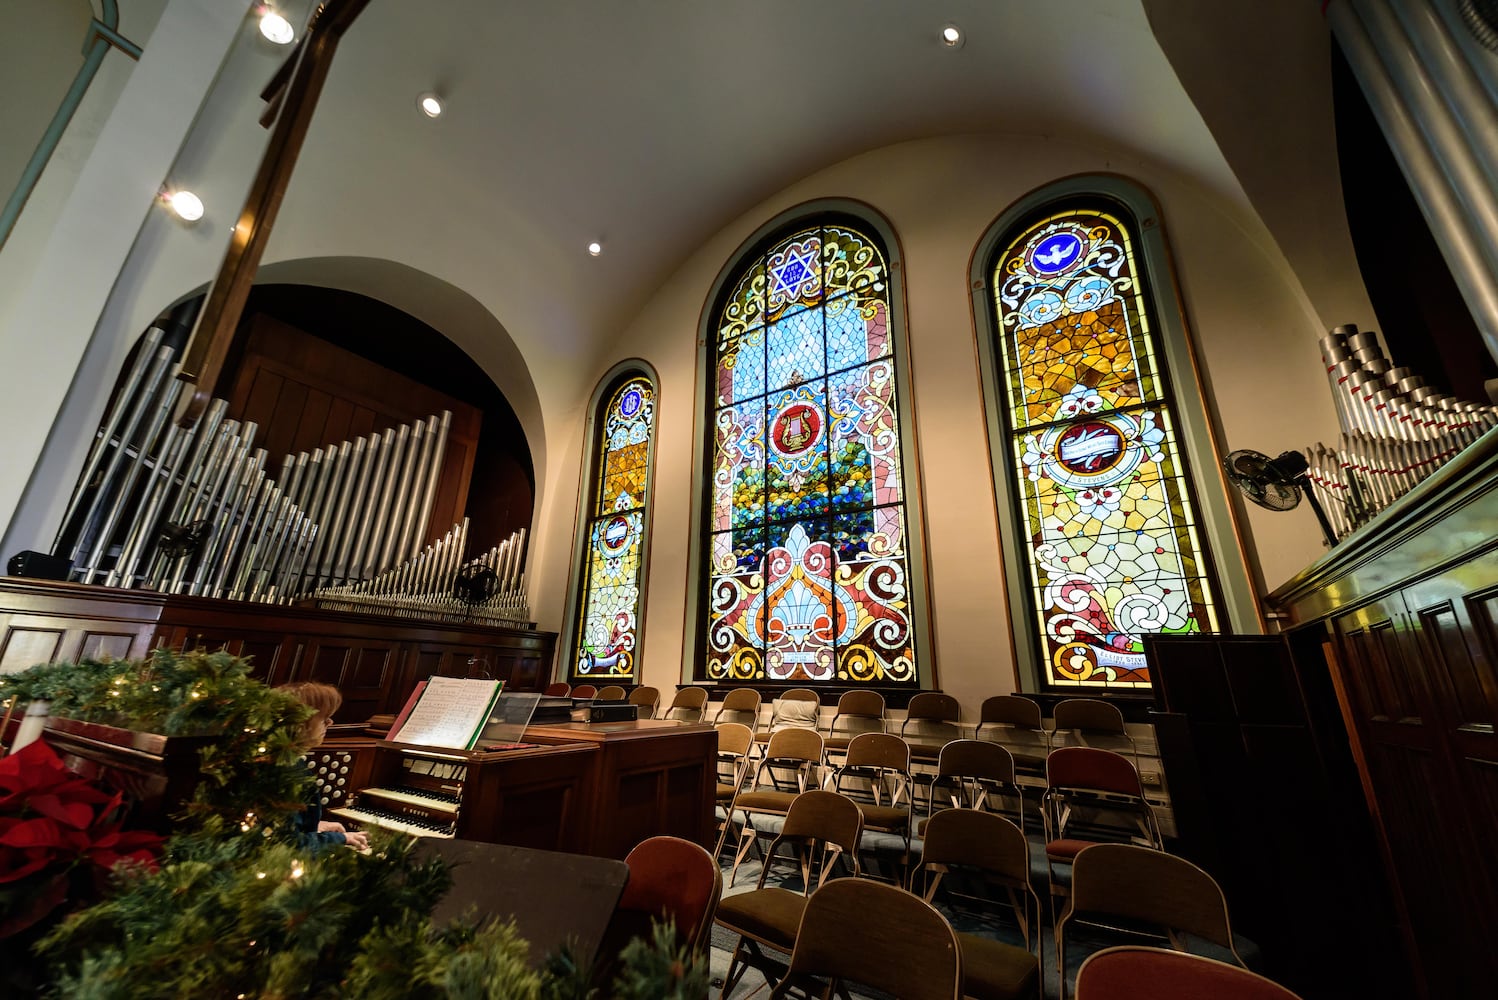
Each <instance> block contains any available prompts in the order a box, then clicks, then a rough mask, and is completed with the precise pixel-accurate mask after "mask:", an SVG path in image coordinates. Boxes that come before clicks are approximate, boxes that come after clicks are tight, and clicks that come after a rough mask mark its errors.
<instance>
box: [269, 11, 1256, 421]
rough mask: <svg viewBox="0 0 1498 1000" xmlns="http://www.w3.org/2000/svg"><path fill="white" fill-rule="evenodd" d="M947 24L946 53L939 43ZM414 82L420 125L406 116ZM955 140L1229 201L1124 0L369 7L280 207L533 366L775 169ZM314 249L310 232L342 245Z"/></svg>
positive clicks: (632, 292) (599, 323)
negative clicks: (458, 308) (485, 313)
mask: <svg viewBox="0 0 1498 1000" xmlns="http://www.w3.org/2000/svg"><path fill="white" fill-rule="evenodd" d="M1234 2H1235V3H1236V2H1237V0H1234ZM1199 6H1206V7H1212V6H1214V5H1213V4H1207V5H1199ZM1199 16H1200V17H1201V18H1202V19H1204V20H1208V21H1209V20H1210V17H1209V15H1206V14H1201V15H1199ZM947 22H954V23H956V24H958V25H960V26H961V27H962V29H963V30H964V31H965V33H966V41H965V44H964V45H962V46H961V47H960V48H957V49H948V48H945V47H944V46H942V45H941V43H940V42H939V41H938V33H939V30H940V28H941V27H942V25H943V24H945V23H947ZM432 89H436V90H438V91H439V92H441V93H442V94H443V95H444V96H445V97H446V98H447V101H448V111H447V113H446V114H445V115H443V117H442V118H441V119H440V120H437V121H429V120H427V119H425V118H423V117H422V116H421V115H420V114H418V113H417V112H416V110H415V98H416V95H417V94H419V93H420V92H422V91H427V90H432ZM958 132H1003V133H1012V134H1014V135H1015V136H1016V141H1017V142H1023V141H1024V136H1026V135H1065V136H1068V137H1071V138H1074V139H1081V140H1083V141H1087V140H1094V141H1097V142H1098V143H1099V144H1101V145H1103V146H1105V147H1118V148H1122V149H1124V150H1129V151H1133V152H1135V153H1137V154H1138V155H1140V156H1143V157H1146V158H1148V159H1153V160H1158V161H1164V162H1166V163H1170V164H1172V165H1173V166H1174V167H1175V169H1177V170H1179V171H1180V172H1182V173H1184V174H1187V175H1189V176H1192V177H1194V178H1195V179H1196V180H1197V182H1198V183H1200V184H1202V185H1204V186H1207V187H1209V188H1211V189H1213V190H1214V191H1215V192H1216V194H1217V195H1218V196H1219V197H1223V198H1227V199H1229V200H1231V201H1235V202H1237V203H1239V204H1240V205H1242V206H1244V208H1245V209H1246V208H1247V199H1246V197H1245V195H1244V194H1243V190H1242V188H1241V187H1240V186H1239V185H1238V183H1237V180H1236V179H1235V178H1234V176H1233V173H1232V171H1231V170H1230V169H1229V167H1228V164H1227V162H1226V161H1224V159H1223V157H1222V155H1221V153H1220V152H1219V151H1218V147H1217V145H1216V143H1215V141H1214V139H1213V135H1212V133H1211V131H1210V130H1209V129H1208V127H1207V125H1206V124H1205V123H1204V122H1203V120H1202V118H1201V116H1200V115H1199V114H1198V113H1197V111H1196V109H1195V108H1194V106H1193V104H1192V101H1191V99H1190V97H1189V96H1188V95H1187V93H1186V91H1185V90H1184V89H1183V88H1182V86H1181V84H1180V83H1179V81H1178V80H1177V78H1176V75H1175V72H1174V70H1173V69H1172V67H1171V64H1170V62H1169V61H1168V60H1167V59H1166V57H1165V56H1164V54H1163V53H1162V52H1161V49H1160V47H1159V45H1158V44H1157V43H1156V41H1155V38H1154V34H1153V32H1152V30H1151V27H1150V24H1149V22H1148V20H1147V18H1146V15H1145V11H1144V8H1143V7H1142V6H1141V3H1140V2H1139V0H1008V2H999V0H987V2H978V0H950V2H940V3H928V2H917V0H815V2H807V0H755V2H748V0H741V2H737V3H730V2H707V0H649V2H604V0H591V2H581V0H528V2H506V3H496V2H494V0H444V2H442V3H431V2H415V0H375V2H373V3H371V4H370V5H369V7H368V8H367V10H366V12H365V13H364V14H363V15H362V16H361V17H360V19H359V21H358V23H357V24H356V25H355V26H354V27H353V28H352V29H351V30H350V32H349V34H348V36H347V37H346V39H345V41H344V43H343V45H342V47H341V48H340V49H339V52H338V57H337V60H336V63H335V66H334V69H333V73H332V75H331V78H330V80H329V82H328V86H327V89H326V91H325V93H324V96H323V99H322V103H321V104H320V106H319V111H318V113H317V117H316V119H315V121H314V122H313V126H312V129H311V132H310V134H309V138H308V141H307V145H306V148H305V151H304V153H303V158H302V162H301V164H300V165H299V167H298V173H297V176H296V179H295V180H294V181H293V184H292V190H291V192H290V194H289V195H288V212H287V213H283V220H285V218H286V215H288V214H292V210H293V209H295V210H297V211H299V212H301V213H304V214H309V215H311V216H315V217H321V219H320V222H319V224H320V225H324V226H326V225H328V224H329V217H330V216H338V215H342V216H343V218H342V219H341V220H340V221H339V222H338V223H337V224H338V225H340V226H343V227H346V228H347V229H348V232H347V234H346V235H347V237H348V239H349V240H351V241H353V242H354V244H355V245H361V241H362V242H363V243H368V242H373V241H376V240H377V239H379V238H380V237H381V235H382V234H383V232H384V231H388V230H392V229H394V230H398V231H399V232H400V235H401V240H402V246H403V248H404V249H403V252H404V253H405V254H406V255H407V258H406V259H407V262H409V263H412V264H414V266H417V267H421V268H424V269H432V270H434V272H435V273H438V275H439V276H440V277H443V278H444V279H447V280H452V281H454V282H455V283H457V284H459V285H461V286H463V287H465V288H466V289H468V290H469V291H470V292H472V293H473V294H475V295H478V296H479V297H480V298H481V299H483V300H484V301H485V302H486V303H488V304H489V305H490V307H491V308H493V309H494V311H495V314H496V316H497V317H498V318H499V320H500V322H501V323H502V324H504V326H505V327H506V329H507V330H508V331H509V332H510V334H511V336H513V337H514V338H515V340H516V343H517V345H519V346H520V348H521V350H522V352H523V353H525V354H526V356H527V357H528V358H533V359H534V361H533V363H534V362H541V363H542V364H543V365H544V360H543V359H542V358H539V357H535V352H536V351H540V352H541V354H545V353H546V349H547V348H548V347H549V348H551V349H553V350H556V351H558V352H559V353H560V354H563V355H565V356H570V357H572V358H574V359H575V358H576V357H578V356H579V355H580V354H587V353H589V352H591V351H592V350H595V349H596V348H597V347H598V345H599V344H600V343H601V342H602V341H603V340H604V339H606V338H608V337H610V336H612V335H613V334H615V333H617V331H618V330H619V329H620V328H621V327H622V326H623V325H624V324H625V323H627V322H628V320H629V319H630V318H631V317H632V316H633V315H634V314H635V312H636V311H637V310H638V309H639V307H640V305H641V304H642V303H643V302H644V301H645V300H646V298H647V297H648V296H649V295H650V294H651V292H652V291H653V290H654V289H656V288H657V287H658V286H659V285H660V283H661V282H662V281H663V280H664V279H665V278H666V276H668V275H669V274H670V273H671V272H672V271H673V270H674V269H675V268H676V267H678V266H679V265H680V263H681V262H682V261H683V260H684V259H685V258H686V257H687V256H688V255H689V254H691V253H692V251H693V250H694V248H696V247H698V246H699V245H701V244H702V243H703V241H704V240H705V239H706V238H707V237H708V236H710V235H711V234H713V233H714V232H716V231H718V230H719V229H720V228H722V227H723V226H724V225H725V224H726V223H728V222H729V221H731V220H732V219H734V218H735V217H736V216H738V215H739V214H741V213H742V212H744V211H745V210H746V209H748V208H750V207H752V206H753V205H754V204H756V203H757V202H759V201H760V200H762V199H763V198H765V197H767V196H768V195H770V194H772V193H774V192H775V191H777V190H780V189H781V188H783V187H785V186H786V185H788V184H789V183H791V182H793V181H795V180H797V179H799V178H801V177H804V176H806V175H807V174H809V173H811V172H813V171H815V170H817V169H819V168H821V167H824V166H827V165H829V164H832V163H835V162H838V161H840V160H843V159H846V158H847V157H849V156H852V155H854V154H857V153H859V152H862V151H865V150H869V149H874V148H878V147H882V146H886V145H889V144H892V143H897V142H901V141H903V140H908V139H915V138H920V137H925V136H931V135H937V134H943V133H958ZM914 180H915V182H917V183H918V182H919V179H918V178H917V179H914ZM355 217H358V218H355ZM286 224H287V223H286V222H285V221H283V222H282V223H280V224H278V226H280V225H286ZM293 224H294V223H293ZM593 239H601V240H602V241H603V243H604V244H605V252H604V254H603V256H602V257H599V258H597V259H594V258H591V257H589V256H588V255H587V253H586V250H585V247H586V245H587V243H588V242H589V241H590V240H593ZM299 242H300V241H299ZM333 242H334V241H333V240H332V239H331V238H330V239H329V240H328V241H326V243H325V244H323V245H317V244H316V241H312V244H311V245H313V246H315V248H316V249H317V250H319V251H323V252H348V251H347V249H346V248H337V247H334V246H332V243H333ZM444 272H445V273H444ZM476 285H477V286H478V287H475V286H476ZM543 394H544V390H543Z"/></svg>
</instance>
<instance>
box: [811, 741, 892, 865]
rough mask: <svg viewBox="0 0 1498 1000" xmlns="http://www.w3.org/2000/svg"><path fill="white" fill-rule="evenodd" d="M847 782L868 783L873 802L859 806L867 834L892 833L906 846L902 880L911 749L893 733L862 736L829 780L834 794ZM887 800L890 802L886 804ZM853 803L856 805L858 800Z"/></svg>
mask: <svg viewBox="0 0 1498 1000" xmlns="http://www.w3.org/2000/svg"><path fill="white" fill-rule="evenodd" d="M848 778H864V779H867V780H868V782H869V796H870V798H871V799H872V801H871V802H859V803H858V808H859V811H860V812H862V813H863V828H864V832H865V833H869V832H876V833H889V834H893V835H894V836H897V837H899V838H900V839H901V841H902V842H903V850H902V852H901V855H900V862H899V864H900V878H899V879H897V882H899V883H900V884H904V881H905V878H904V876H905V870H906V868H907V867H908V865H909V864H910V827H911V824H912V822H913V821H912V819H911V815H910V813H911V802H910V747H909V746H908V745H907V744H906V743H905V741H904V740H902V739H900V737H898V736H894V735H892V734H890V733H860V734H858V735H857V736H855V737H853V739H852V740H851V741H850V742H849V743H848V749H847V756H846V757H845V758H844V759H843V763H842V765H841V766H839V767H836V768H834V769H833V770H832V772H831V773H830V774H829V775H828V776H827V782H828V784H829V785H830V786H831V787H832V790H833V791H835V792H841V791H843V782H844V781H845V780H846V779H848ZM886 800H887V801H886ZM854 801H857V800H856V799H855V800H854Z"/></svg>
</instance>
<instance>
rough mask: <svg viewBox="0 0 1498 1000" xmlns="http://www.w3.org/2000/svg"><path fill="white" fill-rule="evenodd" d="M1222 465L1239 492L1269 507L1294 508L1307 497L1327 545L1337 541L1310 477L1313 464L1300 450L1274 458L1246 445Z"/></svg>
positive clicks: (1262, 505) (1329, 545)
mask: <svg viewBox="0 0 1498 1000" xmlns="http://www.w3.org/2000/svg"><path fill="white" fill-rule="evenodd" d="M1222 465H1223V470H1224V471H1225V472H1227V475H1228V481H1229V482H1231V483H1232V484H1233V485H1234V486H1236V487H1237V488H1238V492H1239V493H1242V494H1243V495H1244V496H1246V497H1248V499H1250V500H1252V501H1253V502H1254V503H1256V504H1258V505H1259V506H1260V507H1263V508H1264V509H1265V510H1293V509H1295V508H1296V507H1297V506H1299V505H1300V498H1301V497H1302V496H1304V497H1305V498H1306V499H1307V500H1308V501H1310V504H1311V510H1312V511H1313V512H1314V513H1315V514H1316V521H1317V523H1318V524H1320V525H1321V533H1322V535H1324V536H1325V537H1326V544H1327V547H1331V546H1333V545H1336V544H1337V539H1336V536H1335V535H1334V534H1333V533H1332V526H1331V524H1330V522H1328V521H1327V519H1326V511H1324V510H1322V509H1321V504H1320V503H1319V502H1318V501H1317V500H1316V494H1315V493H1314V492H1312V490H1311V488H1310V482H1309V481H1308V480H1307V478H1306V470H1307V469H1308V468H1310V464H1309V463H1308V462H1307V461H1306V457H1305V456H1304V455H1302V454H1301V453H1300V452H1298V451H1286V452H1281V453H1280V454H1279V455H1278V456H1276V457H1275V458H1270V457H1269V456H1268V455H1265V454H1263V453H1261V452H1257V451H1251V450H1249V449H1247V448H1245V449H1242V450H1241V451H1235V452H1232V453H1231V454H1229V455H1228V457H1227V458H1226V459H1225V460H1224V461H1223V463H1222Z"/></svg>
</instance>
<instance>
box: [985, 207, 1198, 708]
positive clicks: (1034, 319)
mask: <svg viewBox="0 0 1498 1000" xmlns="http://www.w3.org/2000/svg"><path fill="white" fill-rule="evenodd" d="M994 295H995V305H996V307H997V314H998V318H999V331H998V346H999V352H998V353H999V357H1000V358H1002V359H1003V363H1004V373H1003V380H1004V391H1005V393H1006V397H1007V399H1008V406H1007V407H1006V408H1005V415H1006V422H1007V424H1008V426H1009V431H1010V435H1011V443H1012V447H1013V455H1014V461H1015V464H1016V470H1017V472H1018V473H1019V477H1018V482H1019V484H1020V496H1019V498H1018V505H1019V513H1020V516H1021V521H1022V527H1021V529H1020V536H1021V537H1022V538H1023V539H1024V544H1025V546H1026V548H1027V556H1028V561H1029V565H1030V578H1031V581H1032V584H1033V589H1032V591H1031V593H1030V595H1029V603H1030V604H1031V607H1032V611H1033V614H1034V621H1035V627H1036V637H1035V640H1036V641H1037V643H1038V644H1039V646H1040V648H1041V650H1042V651H1043V653H1044V662H1045V666H1046V680H1047V682H1048V683H1049V684H1050V685H1052V686H1082V687H1147V686H1148V685H1149V683H1150V679H1149V670H1148V667H1147V665H1146V663H1145V659H1144V636H1145V635H1146V634H1148V633H1152V632H1198V631H1204V630H1205V631H1215V630H1216V627H1217V626H1216V611H1215V607H1214V602H1213V599H1212V585H1211V581H1210V580H1209V579H1208V578H1207V575H1206V573H1207V570H1206V559H1205V554H1204V552H1203V549H1202V545H1201V541H1200V536H1199V531H1198V527H1197V519H1196V514H1195V510H1194V506H1193V504H1192V499H1191V491H1190V488H1189V485H1188V478H1187V472H1186V469H1185V465H1184V456H1183V455H1182V454H1181V453H1180V448H1179V446H1178V442H1177V441H1176V439H1175V436H1174V433H1173V431H1172V426H1173V425H1172V421H1171V406H1170V400H1169V399H1168V397H1167V396H1166V395H1165V392H1164V387H1163V382H1162V380H1161V378H1160V376H1159V371H1158V367H1157V360H1156V354H1157V348H1156V345H1155V338H1154V336H1153V335H1152V334H1151V332H1150V322H1149V316H1148V312H1147V303H1146V300H1145V297H1144V293H1143V286H1142V283H1141V276H1140V274H1139V272H1138V268H1137V264H1136V261H1135V258H1134V253H1133V249H1132V243H1131V237H1130V234H1129V231H1128V229H1127V227H1126V226H1125V225H1124V224H1123V223H1122V222H1121V221H1120V220H1119V219H1117V218H1115V217H1114V216H1112V215H1111V214H1109V213H1107V212H1104V211H1074V212H1066V213H1060V214H1057V215H1054V216H1052V217H1050V218H1048V219H1043V220H1041V221H1040V222H1038V223H1035V224H1034V225H1032V226H1030V227H1029V228H1028V229H1026V230H1025V231H1023V232H1022V233H1021V234H1020V235H1019V237H1018V238H1017V239H1016V240H1015V241H1014V242H1013V243H1011V244H1010V245H1009V248H1008V250H1006V251H1005V253H1004V254H1003V255H1002V256H1001V257H1000V258H999V262H998V266H997V267H996V268H995V271H994Z"/></svg>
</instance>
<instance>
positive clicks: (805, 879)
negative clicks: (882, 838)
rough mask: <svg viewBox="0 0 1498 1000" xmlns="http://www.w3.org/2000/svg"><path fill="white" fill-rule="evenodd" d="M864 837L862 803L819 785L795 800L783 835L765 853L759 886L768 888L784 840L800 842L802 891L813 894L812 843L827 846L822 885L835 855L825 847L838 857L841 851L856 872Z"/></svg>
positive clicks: (788, 813)
mask: <svg viewBox="0 0 1498 1000" xmlns="http://www.w3.org/2000/svg"><path fill="white" fill-rule="evenodd" d="M862 839H863V811H862V810H861V809H859V808H858V803H856V802H854V801H853V800H852V799H850V798H848V796H846V795H840V794H839V793H837V792H827V791H823V790H821V789H819V788H817V789H812V790H810V791H806V792H802V793H801V794H800V795H798V796H796V798H795V799H794V800H793V801H792V802H791V808H790V810H789V811H788V812H787V813H786V815H785V823H784V825H783V826H782V827H781V829H780V834H779V836H777V837H776V838H775V840H774V841H773V842H772V843H771V844H770V849H769V850H768V851H766V852H765V864H764V867H763V868H761V869H760V873H759V884H758V888H761V889H763V888H764V885H765V878H766V877H767V876H768V875H769V873H770V865H771V863H772V862H773V861H774V860H775V854H776V851H778V850H779V849H780V845H781V843H783V842H786V841H791V842H794V843H795V844H796V845H797V848H798V853H799V854H800V860H801V884H802V886H803V887H804V888H803V890H802V891H803V892H806V893H809V892H811V891H812V885H811V850H810V849H811V848H812V846H814V845H816V844H820V845H821V846H822V847H823V848H824V852H823V860H822V872H821V876H820V877H819V878H818V880H817V885H821V884H822V883H824V882H826V881H827V874H828V872H830V871H831V870H832V858H829V857H827V856H826V850H825V849H826V848H831V849H832V851H833V852H835V853H834V856H835V855H836V854H839V853H840V854H841V855H842V856H843V857H845V858H847V859H848V863H849V865H851V866H852V868H853V873H854V874H855V875H856V874H858V842H859V841H860V840H862Z"/></svg>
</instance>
